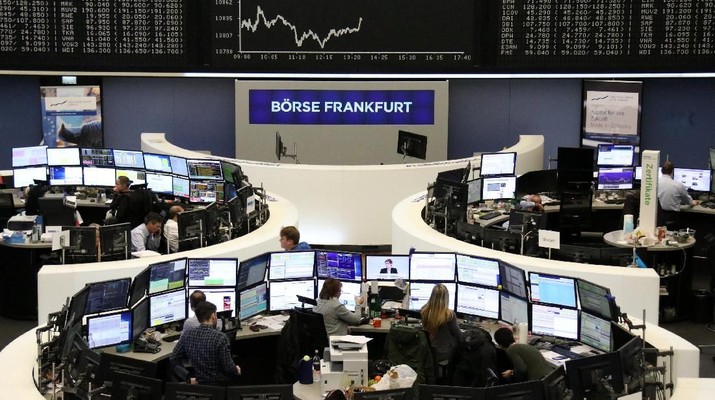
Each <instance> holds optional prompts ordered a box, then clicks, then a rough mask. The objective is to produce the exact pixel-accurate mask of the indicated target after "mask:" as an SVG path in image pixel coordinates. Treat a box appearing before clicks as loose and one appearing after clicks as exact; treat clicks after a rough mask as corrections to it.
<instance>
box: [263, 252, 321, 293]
mask: <svg viewBox="0 0 715 400" xmlns="http://www.w3.org/2000/svg"><path fill="white" fill-rule="evenodd" d="M268 265H269V268H268V279H270V280H275V279H293V278H312V277H313V270H314V268H313V267H314V266H315V252H313V251H284V252H278V253H271V259H270V261H269V264H268ZM271 290H272V288H271Z"/></svg>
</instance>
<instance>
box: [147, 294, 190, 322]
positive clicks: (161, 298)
mask: <svg viewBox="0 0 715 400" xmlns="http://www.w3.org/2000/svg"><path fill="white" fill-rule="evenodd" d="M186 303H187V300H186V292H184V291H183V290H177V291H175V292H167V293H162V294H159V295H156V296H149V326H151V327H155V326H159V325H165V324H170V323H172V322H176V321H181V320H184V319H186Z"/></svg>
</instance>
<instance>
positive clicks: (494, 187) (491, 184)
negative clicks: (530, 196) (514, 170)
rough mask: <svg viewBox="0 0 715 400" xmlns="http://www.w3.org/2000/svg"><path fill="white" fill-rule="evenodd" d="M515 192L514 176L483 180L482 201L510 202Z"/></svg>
mask: <svg viewBox="0 0 715 400" xmlns="http://www.w3.org/2000/svg"><path fill="white" fill-rule="evenodd" d="M515 192H516V177H515V176H498V177H489V178H483V181H482V200H510V199H513V198H514V196H515Z"/></svg>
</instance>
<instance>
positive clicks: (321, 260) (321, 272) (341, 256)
mask: <svg viewBox="0 0 715 400" xmlns="http://www.w3.org/2000/svg"><path fill="white" fill-rule="evenodd" d="M315 269H316V274H317V276H318V278H322V279H327V278H336V279H339V280H340V281H342V282H346V281H351V282H361V281H362V254H360V253H348V252H340V251H327V250H318V251H316V252H315Z"/></svg>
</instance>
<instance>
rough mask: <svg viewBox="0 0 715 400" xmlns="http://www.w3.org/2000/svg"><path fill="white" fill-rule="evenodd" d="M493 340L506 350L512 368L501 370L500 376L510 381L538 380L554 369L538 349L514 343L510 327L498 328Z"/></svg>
mask: <svg viewBox="0 0 715 400" xmlns="http://www.w3.org/2000/svg"><path fill="white" fill-rule="evenodd" d="M494 341H495V342H497V344H498V345H499V346H500V347H501V348H503V349H504V350H505V351H506V355H507V356H508V357H509V361H511V364H512V365H513V367H514V369H512V370H507V371H504V372H502V377H504V378H506V379H509V378H511V379H512V383H516V382H523V381H532V380H539V379H541V378H543V377H544V376H546V375H547V374H548V373H549V372H551V371H553V370H554V367H553V366H552V365H551V364H549V363H548V361H546V359H545V358H544V356H543V355H542V354H541V352H540V351H539V349H537V348H536V347H533V346H530V345H528V344H521V343H516V341H515V340H514V333H513V332H512V331H511V329H510V328H499V329H497V330H496V332H494Z"/></svg>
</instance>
